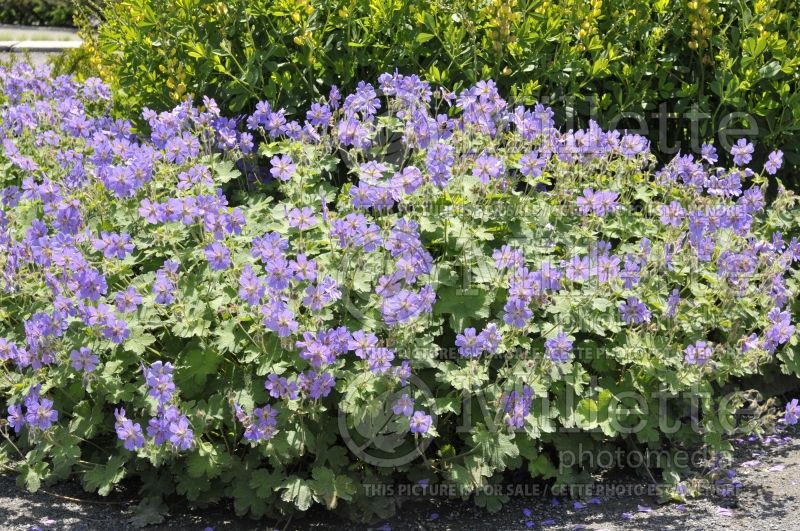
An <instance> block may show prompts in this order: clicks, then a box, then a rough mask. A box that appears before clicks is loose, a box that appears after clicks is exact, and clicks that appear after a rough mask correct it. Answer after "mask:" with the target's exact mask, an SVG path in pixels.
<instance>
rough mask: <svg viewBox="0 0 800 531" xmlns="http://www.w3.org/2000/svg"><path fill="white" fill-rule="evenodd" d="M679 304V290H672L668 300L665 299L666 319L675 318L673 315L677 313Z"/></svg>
mask: <svg viewBox="0 0 800 531" xmlns="http://www.w3.org/2000/svg"><path fill="white" fill-rule="evenodd" d="M680 302H681V295H680V290H678V289H677V288H675V289H673V290H672V291H671V292H670V294H669V298H668V299H667V312H666V316H667V317H675V313H677V311H678V304H680Z"/></svg>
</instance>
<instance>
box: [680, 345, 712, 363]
mask: <svg viewBox="0 0 800 531" xmlns="http://www.w3.org/2000/svg"><path fill="white" fill-rule="evenodd" d="M684 353H685V356H684V361H685V362H686V363H687V364H689V365H697V366H698V367H702V366H703V365H705V364H706V363H707V362H708V360H709V359H711V356H712V355H713V354H714V349H713V348H712V346H711V343H707V342H705V341H697V342H695V343H694V344H693V345H689V346H688V347H686V349H685V350H684Z"/></svg>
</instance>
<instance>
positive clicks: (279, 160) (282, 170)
mask: <svg viewBox="0 0 800 531" xmlns="http://www.w3.org/2000/svg"><path fill="white" fill-rule="evenodd" d="M269 163H270V164H272V168H271V169H270V170H269V172H270V174H272V176H273V177H275V178H276V179H280V180H281V181H288V180H290V179H291V178H292V175H294V172H295V169H296V166H295V165H294V163H293V162H292V159H291V157H289V155H281V156H280V157H277V156H275V157H272V159H271V160H270V161H269Z"/></svg>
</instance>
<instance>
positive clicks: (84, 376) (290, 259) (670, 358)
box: [0, 65, 800, 518]
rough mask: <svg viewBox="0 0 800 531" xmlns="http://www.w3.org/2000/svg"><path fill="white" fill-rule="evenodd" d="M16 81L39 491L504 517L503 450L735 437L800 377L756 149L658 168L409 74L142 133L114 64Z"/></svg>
mask: <svg viewBox="0 0 800 531" xmlns="http://www.w3.org/2000/svg"><path fill="white" fill-rule="evenodd" d="M0 83H2V87H3V94H4V97H5V104H4V105H3V107H2V110H1V111H0V113H1V114H2V125H1V126H0V128H1V129H0V136H2V142H3V155H2V157H0V162H2V164H3V173H2V177H1V179H2V182H1V183H0V185H2V191H1V192H0V251H1V252H0V289H2V293H0V366H2V368H3V372H4V375H5V377H4V378H3V379H2V381H0V404H1V405H2V406H3V407H4V409H5V410H7V419H6V420H5V421H3V423H4V424H5V423H7V425H8V426H9V427H10V428H11V431H13V435H9V437H11V438H12V439H13V440H14V441H15V442H14V445H11V444H6V443H2V444H0V452H2V453H3V454H8V455H9V456H10V455H11V454H15V453H16V451H17V450H19V451H20V452H23V454H22V455H21V456H17V457H21V458H22V459H23V463H22V464H21V472H22V474H21V476H20V477H21V481H24V482H26V483H27V485H28V486H29V487H30V488H34V489H35V488H37V487H38V485H39V483H40V482H41V481H42V480H44V479H46V478H51V479H59V478H66V477H69V476H70V475H72V474H79V475H80V477H81V479H82V481H83V483H84V485H85V486H86V488H87V489H90V490H98V491H99V492H101V493H104V494H105V493H108V492H109V491H110V490H111V489H112V488H113V486H114V484H116V483H117V482H119V481H120V480H121V479H122V478H123V477H125V476H126V475H127V476H135V477H138V478H139V479H140V480H141V482H142V485H143V492H146V493H147V495H148V496H165V495H169V494H173V493H177V494H180V495H182V496H185V497H186V498H188V499H189V500H190V501H197V502H201V501H205V500H215V499H220V498H232V499H233V501H234V504H235V508H236V510H237V512H239V513H242V514H244V513H251V514H253V515H261V514H265V513H271V514H272V513H278V512H287V511H291V510H292V509H299V510H306V509H308V508H309V507H310V506H311V504H312V503H321V504H324V505H326V506H327V507H329V508H331V509H333V508H336V507H337V506H340V504H341V505H348V506H349V507H350V508H351V509H352V510H354V511H356V512H357V513H359V514H361V515H362V516H364V517H367V518H369V517H372V516H374V515H376V514H378V515H385V514H387V513H388V512H391V510H392V508H393V506H392V504H391V501H390V500H376V499H375V498H374V496H372V495H367V493H366V492H365V491H364V490H363V488H362V485H363V484H365V483H370V482H373V483H374V482H375V481H378V480H380V481H387V480H391V479H397V478H400V477H401V476H402V475H406V476H407V477H408V478H413V479H414V480H415V481H416V480H426V481H429V482H443V483H447V484H453V485H455V486H457V488H458V492H459V493H461V494H462V495H463V496H469V495H472V494H473V493H474V495H475V500H476V502H477V503H478V504H479V505H481V506H484V507H487V508H489V509H496V508H498V507H499V506H500V504H502V502H503V501H505V498H504V497H503V496H502V495H494V494H492V491H491V490H488V491H487V490H486V489H483V488H482V487H484V486H486V485H487V484H489V483H491V482H497V481H500V479H501V478H502V474H503V473H504V472H505V471H507V470H514V469H517V468H520V467H526V468H527V470H528V471H529V472H530V474H531V475H532V476H534V477H540V476H541V477H544V478H546V479H550V478H554V479H555V481H557V482H559V483H567V482H574V481H578V480H580V479H581V478H584V477H586V475H587V474H588V473H589V472H590V470H588V469H585V468H583V467H582V466H581V465H579V464H572V465H565V466H562V467H561V469H560V470H559V471H558V472H556V470H557V469H556V465H559V464H560V463H559V462H558V454H557V452H556V449H558V450H559V451H564V450H569V449H571V448H577V445H579V444H580V445H582V448H583V449H584V450H586V449H591V448H594V449H598V450H599V449H600V448H601V447H602V446H603V445H606V444H613V443H615V442H616V441H619V440H622V438H625V439H627V440H628V442H629V444H633V445H650V446H653V445H658V444H667V443H669V444H670V445H671V446H675V445H678V446H680V445H697V444H705V445H708V446H709V447H711V448H712V449H713V450H714V451H722V452H724V451H726V450H729V449H730V444H729V443H728V442H727V439H726V438H725V435H726V434H727V433H728V432H729V431H730V430H731V429H732V428H730V427H729V423H726V422H723V419H722V417H721V416H720V415H722V416H723V417H724V419H727V417H728V416H729V415H731V414H732V412H733V411H735V409H736V408H738V407H740V406H741V405H742V404H744V403H745V400H746V396H747V395H746V393H745V391H746V390H744V389H737V390H736V392H735V393H734V395H733V396H732V397H728V399H727V400H724V401H723V400H720V399H721V396H720V393H719V390H720V389H722V388H723V387H724V386H726V385H731V386H733V387H734V388H735V387H736V385H738V384H737V382H739V381H740V379H739V377H741V376H745V375H749V374H755V373H758V372H759V371H761V370H762V369H763V368H764V367H766V366H769V365H772V364H777V366H778V367H780V368H781V369H782V370H784V371H785V372H788V373H795V374H800V363H798V362H799V361H800V355H798V353H797V351H796V349H795V345H796V343H797V338H796V333H795V326H794V324H793V314H792V308H791V306H790V301H792V300H793V298H794V297H795V295H796V293H797V262H798V259H800V242H799V241H798V240H797V238H796V237H795V236H794V235H795V234H796V233H797V232H798V228H800V215H798V210H797V208H796V198H795V196H793V195H792V194H791V193H789V192H786V191H785V190H783V189H781V190H780V192H779V194H778V196H777V198H776V199H775V200H774V204H773V205H772V206H768V204H767V203H768V202H767V198H766V197H765V190H766V185H767V181H766V178H765V177H764V176H763V175H762V173H761V172H759V171H757V170H756V169H754V168H750V167H748V166H747V164H748V163H749V162H750V161H751V157H750V153H752V146H749V145H748V144H747V143H746V142H745V143H742V142H740V143H737V144H736V146H734V148H733V155H734V158H735V160H736V164H737V165H738V166H737V167H734V168H721V167H717V166H715V165H714V164H715V162H716V160H717V156H716V151H715V150H714V148H713V146H710V145H706V146H704V147H703V150H702V155H701V157H700V158H698V157H695V156H693V155H691V154H680V155H678V156H676V157H675V159H674V160H673V161H672V162H670V163H669V164H667V165H666V166H665V167H663V168H660V169H657V170H656V169H655V168H654V167H653V166H654V158H653V157H652V155H651V154H650V153H649V146H648V144H647V142H646V141H645V140H644V139H643V138H642V137H639V136H637V135H631V134H626V133H621V132H617V131H603V130H601V129H600V128H599V127H598V126H597V124H594V123H591V124H590V125H589V127H588V128H587V129H582V130H574V131H568V132H561V131H559V130H558V129H557V128H556V127H555V124H554V118H553V116H554V114H553V112H552V111H551V110H550V109H548V108H546V107H544V106H542V105H536V106H534V107H533V108H525V107H522V106H516V107H515V106H511V105H509V103H508V102H506V101H505V100H504V99H503V98H502V97H501V96H500V94H499V93H498V91H497V89H496V87H495V85H494V84H493V83H492V82H491V81H482V82H480V83H478V84H477V85H475V86H474V87H470V88H467V89H464V90H462V91H461V92H459V93H458V94H455V93H452V92H449V91H447V90H444V89H440V88H435V87H433V86H431V85H430V84H429V83H427V82H425V81H423V80H421V79H420V78H419V77H417V76H413V75H412V76H404V75H400V74H397V73H395V74H385V75H383V76H381V77H380V79H379V80H378V84H377V85H374V86H373V85H371V84H369V83H367V82H363V83H361V84H360V85H359V86H358V88H357V90H356V91H355V92H354V93H353V94H349V95H342V94H340V93H339V91H338V90H337V89H336V88H335V87H334V88H332V89H331V92H330V95H329V96H328V97H327V98H325V99H323V100H320V101H319V102H317V103H315V104H314V105H312V106H311V108H310V109H309V110H308V112H307V114H306V115H305V116H302V115H299V116H294V115H289V114H288V113H287V112H286V111H284V110H283V109H276V108H273V107H271V106H270V105H269V103H268V102H261V103H259V104H258V105H257V106H256V108H255V111H254V112H253V113H252V114H251V115H249V116H243V117H239V118H234V119H230V118H226V117H223V116H221V115H220V111H219V109H218V108H217V107H216V105H215V103H214V102H213V101H211V100H209V99H204V100H202V101H201V102H198V106H195V105H193V103H192V102H191V101H187V102H186V103H184V104H182V105H180V106H178V107H177V108H175V109H174V110H172V111H169V112H162V113H156V112H153V111H150V110H145V112H144V120H145V122H146V123H147V124H148V125H149V131H136V132H134V131H133V130H132V126H131V124H130V123H128V122H127V121H125V120H120V119H114V118H112V116H111V115H110V113H109V109H110V101H109V98H110V95H109V92H108V90H107V89H106V88H105V87H104V86H103V85H102V83H100V82H99V81H97V80H89V81H87V82H86V83H84V84H79V83H76V82H75V81H74V80H72V79H70V78H67V77H57V78H54V79H53V78H51V77H50V76H49V72H48V71H47V69H46V68H44V67H37V68H36V69H34V68H32V67H29V66H27V65H17V66H14V67H13V68H11V69H6V70H0ZM781 160H782V159H781V154H780V153H779V152H776V153H775V154H773V155H772V156H771V157H770V159H769V162H768V163H767V167H766V168H765V171H766V173H769V174H771V173H774V171H775V170H776V169H777V167H778V166H780V164H781ZM692 393H697V394H698V395H700V396H702V397H703V403H702V410H701V418H700V419H699V423H698V422H681V421H686V420H687V419H686V418H684V414H685V411H686V409H687V408H686V407H684V406H685V404H683V403H682V402H681V400H685V399H686V396H687V394H688V395H691V394H692ZM631 394H635V395H637V396H639V397H640V398H641V402H640V403H639V405H638V406H637V407H630V405H629V404H628V405H625V404H624V403H623V401H622V399H621V398H620V397H623V396H631ZM664 394H666V395H669V396H670V397H675V398H674V402H670V401H667V405H666V406H664V399H663V395H664ZM659 407H666V411H664V413H665V414H666V415H667V417H668V418H669V419H671V420H672V421H676V422H678V424H679V426H680V427H679V428H678V429H677V430H676V431H670V432H662V431H660V430H659V426H658V422H659V418H660V417H659ZM767 410H768V408H766V409H765V410H764V411H765V412H766V411H767ZM784 416H785V421H786V422H790V423H791V422H795V421H796V419H797V408H796V403H792V404H790V407H789V408H788V409H786V411H785V413H784ZM769 418H774V415H773V416H772V417H769V416H763V415H762V416H754V417H752V418H749V419H748V420H747V421H746V422H744V423H742V424H741V425H739V426H738V427H737V429H740V430H742V431H747V432H752V433H761V432H762V431H763V430H765V429H766V427H765V426H766V421H767V420H769ZM465 426H466V429H465V428H464V427H465ZM562 428H566V429H567V430H566V431H564V430H562ZM0 429H2V426H0ZM665 472H667V471H666V470H665ZM668 472H670V473H673V472H675V470H672V469H671V470H669V471H668ZM679 472H682V473H685V472H687V471H679ZM673 477H677V478H678V480H680V475H679V474H677V473H675V474H674V475H672V474H665V478H673ZM676 484H677V482H676ZM498 492H499V491H498Z"/></svg>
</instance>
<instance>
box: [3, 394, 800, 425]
mask: <svg viewBox="0 0 800 531" xmlns="http://www.w3.org/2000/svg"><path fill="white" fill-rule="evenodd" d="M9 411H11V408H9ZM799 418H800V404H798V401H797V399H796V398H794V399H792V401H791V402H789V403H788V404H786V411H785V413H784V416H783V421H784V422H785V423H786V424H788V425H790V426H793V425H795V424H797V420H798V419H799ZM9 420H10V417H9Z"/></svg>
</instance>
